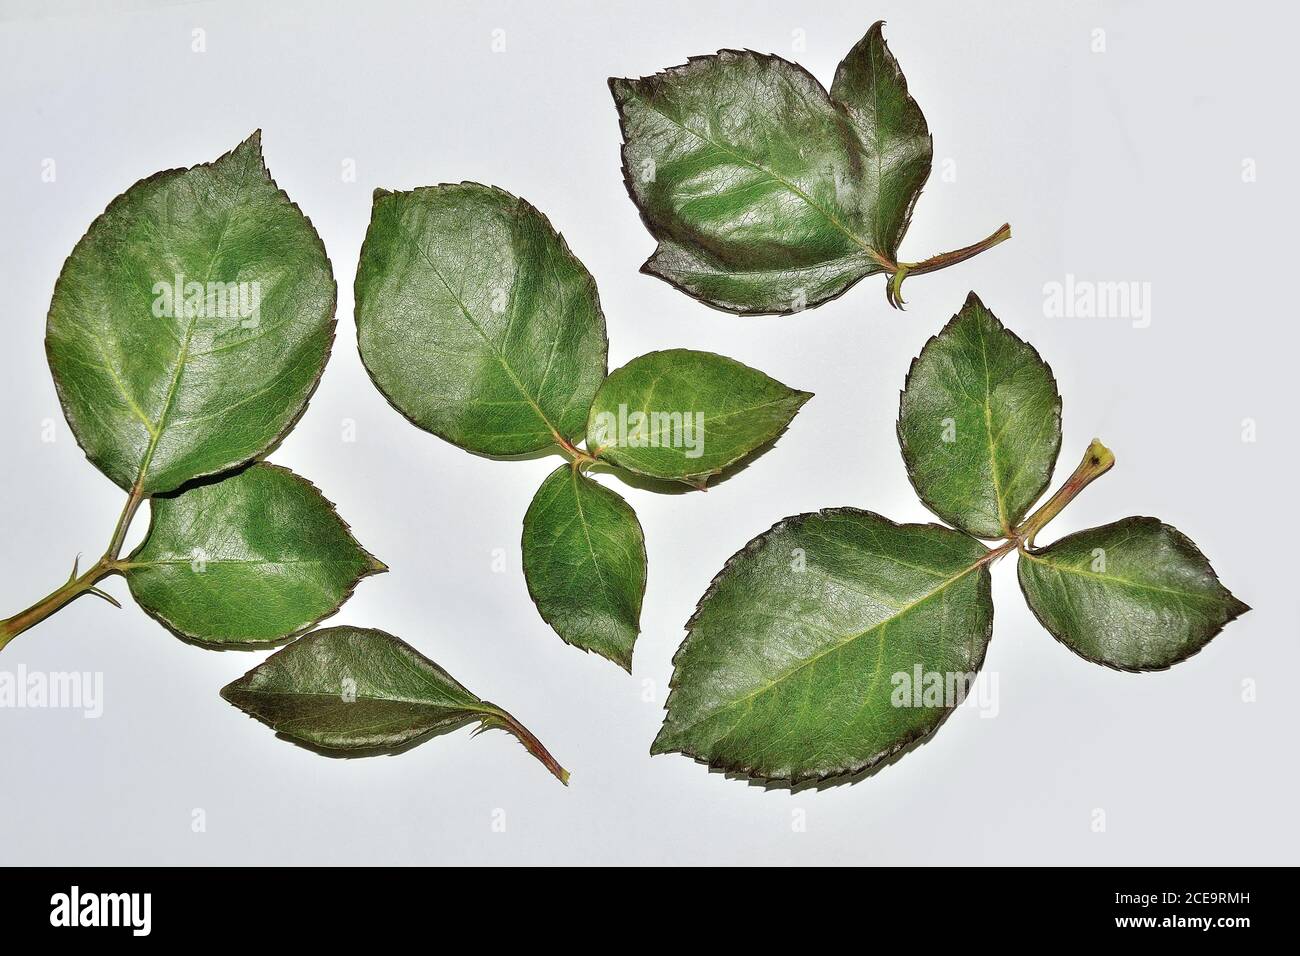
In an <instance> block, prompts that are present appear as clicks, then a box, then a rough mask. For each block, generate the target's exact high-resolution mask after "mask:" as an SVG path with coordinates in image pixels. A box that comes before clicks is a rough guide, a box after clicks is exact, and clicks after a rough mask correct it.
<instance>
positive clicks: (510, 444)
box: [356, 183, 608, 455]
mask: <svg viewBox="0 0 1300 956" xmlns="http://www.w3.org/2000/svg"><path fill="white" fill-rule="evenodd" d="M356 309H357V335H358V341H359V343H360V347H361V357H362V359H363V360H364V361H365V363H366V368H367V369H369V370H370V375H371V377H372V378H373V379H374V381H375V384H376V385H377V386H378V387H379V389H380V391H382V392H383V393H384V395H385V396H387V398H388V400H389V401H390V402H392V403H393V405H395V406H396V407H397V409H398V410H399V411H401V412H402V414H404V415H405V416H406V417H407V418H409V419H410V420H411V421H413V422H414V423H415V424H416V425H419V426H420V427H421V428H424V429H427V430H428V431H431V432H433V433H434V434H435V435H438V436H440V437H442V438H445V439H446V440H447V441H450V442H452V443H454V444H456V445H459V446H460V447H462V448H466V449H469V450H470V451H475V452H481V453H483V454H488V455H522V454H526V453H528V452H533V451H538V450H540V449H543V448H546V447H548V446H550V445H552V444H554V443H555V442H556V440H557V438H564V439H566V440H568V441H580V440H581V439H582V430H583V426H584V424H585V422H586V415H587V409H588V408H589V407H590V406H591V399H592V396H593V395H595V394H596V388H597V386H599V385H600V382H601V380H602V379H603V378H604V377H605V367H606V366H605V361H606V352H607V349H608V343H607V342H606V339H605V317H604V316H603V315H602V314H601V311H600V303H599V301H598V300H597V298H596V284H595V282H593V281H592V278H591V276H590V275H589V274H588V273H587V270H586V269H584V268H583V266H582V263H580V262H579V261H578V260H577V259H576V258H574V256H573V254H572V253H571V252H569V247H568V245H567V244H566V243H565V241H564V239H563V237H562V236H560V235H559V234H558V233H557V232H555V230H554V229H552V228H551V224H550V223H549V222H547V220H546V217H545V216H543V215H542V214H541V213H540V212H538V211H537V210H536V209H534V208H533V207H532V206H530V205H529V204H528V203H526V202H524V201H523V200H522V199H518V198H516V197H514V196H511V195H510V194H509V193H506V192H503V191H501V190H500V189H494V188H490V187H487V186H479V185H476V184H473V183H462V184H460V185H458V186H450V185H443V186H429V187H425V188H422V189H416V190H413V191H411V192H400V193H393V192H385V191H383V190H379V191H377V192H376V193H375V200H374V210H373V212H372V213H371V219H370V229H369V231H368V232H367V233H366V241H365V245H364V246H363V247H362V249H361V263H360V265H359V266H358V268H357V281H356Z"/></svg>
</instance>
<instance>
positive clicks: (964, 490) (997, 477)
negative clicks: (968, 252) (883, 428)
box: [898, 292, 1061, 538]
mask: <svg viewBox="0 0 1300 956" xmlns="http://www.w3.org/2000/svg"><path fill="white" fill-rule="evenodd" d="M898 437H899V441H900V443H901V444H902V448H903V459H904V460H905V461H906V462H907V473H908V477H910V478H911V480H912V484H913V485H914V486H915V488H916V491H917V494H919V495H920V496H921V500H922V501H924V502H925V504H926V506H927V507H928V508H929V509H930V510H931V511H933V512H934V513H935V514H937V515H938V516H939V517H941V518H943V519H944V520H945V521H949V522H951V523H952V524H954V525H956V526H957V527H959V528H962V529H963V530H965V531H969V532H970V533H971V534H974V535H978V536H980V537H982V538H1002V537H1007V536H1009V535H1010V534H1011V532H1012V530H1013V529H1014V528H1015V527H1016V526H1017V525H1018V524H1019V523H1020V520H1021V519H1022V518H1023V517H1024V516H1025V515H1026V514H1027V513H1028V511H1029V508H1030V506H1031V505H1033V503H1034V502H1035V501H1037V500H1038V498H1039V496H1041V495H1042V493H1043V491H1044V490H1045V489H1046V488H1047V484H1048V482H1049V481H1050V480H1051V477H1052V469H1053V467H1054V466H1055V465H1056V456H1057V453H1058V452H1059V451H1060V450H1061V396H1060V394H1059V393H1058V392H1057V390H1056V379H1055V378H1053V377H1052V370H1051V369H1050V368H1048V367H1047V364H1046V363H1045V362H1044V361H1043V360H1042V359H1041V358H1039V356H1038V353H1037V352H1036V351H1035V350H1034V348H1033V346H1031V345H1028V344H1027V343H1025V342H1023V341H1022V340H1021V339H1019V338H1017V337H1016V336H1015V335H1013V334H1012V333H1011V332H1009V331H1007V329H1006V328H1005V327H1003V325H1002V323H1001V322H999V321H998V320H997V317H996V316H995V315H993V313H992V312H990V311H989V310H988V309H986V308H985V307H984V304H983V303H982V302H980V300H979V299H978V298H977V297H976V295H975V293H973V292H972V293H971V294H970V297H969V298H968V299H967V300H966V304H965V305H964V306H962V309H961V311H960V312H958V313H957V315H956V316H955V317H954V318H953V319H952V321H951V322H949V323H948V324H947V325H946V326H945V327H944V329H943V331H942V332H940V333H939V334H938V335H936V336H934V338H932V339H930V341H929V342H927V343H926V345H925V348H924V349H922V350H921V354H920V355H919V356H917V358H916V359H915V361H913V362H912V368H911V371H910V372H909V373H908V376H907V386H906V388H905V389H904V390H903V398H902V403H901V407H900V409H899V415H898Z"/></svg>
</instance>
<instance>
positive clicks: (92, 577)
mask: <svg viewBox="0 0 1300 956" xmlns="http://www.w3.org/2000/svg"><path fill="white" fill-rule="evenodd" d="M120 571H121V568H120V567H119V566H118V563H117V562H116V561H115V560H113V559H111V558H109V556H108V555H104V557H102V558H100V559H99V560H98V561H97V562H95V564H94V565H93V566H92V567H91V568H90V569H89V570H88V571H86V573H85V574H82V575H80V576H78V575H77V569H76V567H75V566H74V567H73V569H72V576H71V577H70V578H68V581H67V583H66V584H64V585H63V586H62V587H60V588H57V589H55V590H54V591H51V592H50V593H49V594H47V595H46V596H45V597H43V598H41V599H40V600H39V601H37V602H36V603H35V604H33V605H32V606H31V607H29V608H27V610H25V611H19V612H18V613H17V614H15V615H14V616H13V617H11V618H8V619H7V620H4V621H0V650H4V648H5V646H6V645H7V644H8V643H9V642H10V641H12V640H13V639H14V638H15V637H17V636H18V635H19V634H21V633H22V632H23V631H25V630H27V629H28V628H29V627H33V626H34V625H36V624H39V623H41V621H43V620H45V619H46V618H47V617H49V616H50V615H51V614H53V613H54V612H55V611H58V610H59V609H61V608H62V607H63V606H64V605H66V604H70V603H71V602H72V601H73V600H75V599H76V598H78V597H80V596H81V595H83V594H85V593H87V592H94V593H96V594H98V595H99V596H101V597H104V598H107V599H109V600H112V599H111V598H109V597H108V595H106V594H105V593H104V592H102V591H100V590H99V589H98V588H96V587H95V585H96V584H97V583H99V582H100V581H102V580H103V579H104V578H106V577H108V576H109V575H110V574H117V573H120ZM114 603H116V602H114Z"/></svg>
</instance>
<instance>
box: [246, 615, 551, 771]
mask: <svg viewBox="0 0 1300 956" xmlns="http://www.w3.org/2000/svg"><path fill="white" fill-rule="evenodd" d="M221 696H222V697H224V698H225V699H226V700H227V701H229V702H230V703H232V704H234V705H235V706H236V707H238V708H239V709H240V710H242V711H244V712H245V713H247V714H249V715H250V716H253V717H256V718H257V719H258V720H260V721H262V722H263V723H265V724H267V725H268V726H269V727H271V728H272V729H273V730H275V731H276V732H277V733H279V734H280V735H281V736H283V737H286V738H288V739H290V740H293V741H296V742H298V743H302V744H307V745H309V746H312V747H317V748H320V749H322V750H325V751H329V752H335V753H340V754H356V755H368V754H377V753H385V752H392V751H394V750H397V749H400V748H403V747H406V746H411V745H414V744H416V743H420V742H422V741H423V740H425V739H428V738H429V737H431V736H434V735H436V734H439V733H444V732H447V731H450V730H454V729H456V728H457V727H461V726H464V725H465V724H468V723H472V722H474V721H478V722H479V725H480V728H481V729H485V730H486V729H489V728H493V727H496V728H499V729H502V730H508V731H509V732H510V733H512V734H514V735H515V736H516V737H518V738H519V740H520V742H521V743H523V744H524V746H525V747H527V748H528V750H529V751H530V752H531V753H533V755H534V756H536V757H537V758H538V759H539V760H541V761H542V762H543V763H544V764H545V765H546V767H547V769H548V770H550V771H551V772H552V773H554V774H555V775H556V776H557V777H559V778H560V780H561V781H563V782H565V783H567V782H568V773H567V772H565V771H564V769H563V768H561V767H560V766H559V764H557V763H555V761H554V759H553V758H552V757H551V755H550V754H549V753H547V752H546V750H545V748H543V747H542V745H541V744H540V743H539V742H538V741H537V738H535V737H534V736H533V735H532V734H531V733H529V732H528V731H527V730H526V729H525V728H524V727H523V726H522V725H521V724H520V723H519V722H518V721H516V720H515V719H514V718H513V717H511V716H510V714H508V713H506V711H504V710H502V709H501V708H500V707H497V706H496V705H495V704H491V703H488V702H487V701H485V700H481V699H479V697H478V696H477V695H475V694H474V693H472V692H471V691H470V690H468V689H467V688H465V687H464V685H462V684H461V683H460V682H459V681H457V680H456V679H455V678H454V677H452V676H451V675H450V674H448V673H447V672H446V671H445V670H443V669H442V668H441V667H439V666H438V665H437V664H435V663H434V662H433V661H431V660H429V659H428V658H427V657H425V656H424V655H422V654H420V653H419V652H418V651H416V650H415V649H414V648H413V647H411V646H410V645H409V644H406V643H405V642H403V641H401V640H399V639H398V638H396V637H394V636H393V635H391V634H388V633H386V632H384V631H379V630H373V629H369V628H360V627H331V628H325V629H324V630H320V631H313V632H312V633H311V634H308V635H306V636H305V637H302V638H299V639H298V640H296V641H294V642H293V643H292V644H290V645H289V646H288V647H285V648H282V649H281V650H279V651H277V652H276V653H274V654H272V655H271V656H270V657H268V658H267V659H266V661H264V662H263V663H262V664H259V665H258V666H257V667H255V668H253V669H252V670H251V671H249V672H248V673H247V674H245V675H244V676H243V677H241V678H239V680H237V681H234V682H233V683H230V684H227V685H226V686H225V687H224V688H222V690H221Z"/></svg>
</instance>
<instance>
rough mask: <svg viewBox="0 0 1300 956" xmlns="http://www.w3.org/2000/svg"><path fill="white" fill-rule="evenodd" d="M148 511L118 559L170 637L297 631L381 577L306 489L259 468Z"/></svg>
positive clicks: (244, 640)
mask: <svg viewBox="0 0 1300 956" xmlns="http://www.w3.org/2000/svg"><path fill="white" fill-rule="evenodd" d="M151 508H152V520H151V522H150V525H149V533H148V535H147V536H146V537H145V540H144V543H143V544H141V545H140V547H139V548H137V549H136V551H135V553H134V554H132V555H131V556H130V557H129V558H128V559H127V561H126V566H125V573H126V578H127V582H128V583H129V584H130V586H131V593H132V594H133V595H134V596H135V599H136V600H137V601H139V602H140V605H141V606H142V607H143V608H144V609H145V610H146V611H148V612H149V613H150V614H151V615H153V616H154V617H156V618H157V619H158V620H160V621H161V622H162V623H163V624H165V625H166V626H167V627H168V628H170V629H171V630H172V631H174V632H175V633H177V634H179V635H181V636H182V637H185V638H188V639H190V640H194V641H199V642H201V643H204V644H215V645H231V644H259V643H267V642H272V641H278V640H282V639H284V638H286V637H289V636H291V635H293V634H297V633H300V632H302V631H304V630H306V629H307V628H309V627H311V626H312V625H314V624H316V623H317V622H318V621H320V620H321V619H322V618H325V617H328V616H329V615H331V614H333V613H334V612H335V611H337V610H338V609H339V607H340V606H342V604H343V602H344V601H345V600H347V598H348V596H349V595H350V594H351V593H352V589H353V588H354V587H355V586H356V584H357V582H358V581H360V580H361V579H362V578H363V577H365V576H366V575H368V574H375V573H377V572H379V571H382V570H384V566H383V565H382V564H381V563H380V562H379V561H377V560H375V559H374V558H373V557H371V556H370V555H369V554H367V553H366V552H365V551H364V550H363V549H362V547H361V546H360V545H359V544H357V542H356V539H354V538H353V537H352V535H351V533H349V531H348V526H347V525H346V524H344V523H343V521H342V519H341V518H339V516H338V514H337V513H335V511H334V506H333V505H332V504H330V503H329V502H328V501H326V500H325V498H324V496H323V495H321V493H320V492H319V491H317V490H316V488H315V487H314V486H313V485H312V484H311V483H310V482H308V481H306V480H305V479H303V478H300V477H298V476H297V475H295V474H294V473H293V472H291V471H289V470H288V469H287V468H280V467H278V466H276V465H270V464H266V463H265V462H260V463H258V464H255V465H252V466H251V467H249V468H246V469H244V470H243V471H241V472H238V473H237V474H235V475H232V476H231V477H229V478H226V479H224V480H222V481H216V482H208V483H205V484H200V485H197V486H194V487H192V488H190V489H188V490H186V491H182V492H180V493H178V494H175V495H171V496H168V497H161V498H155V499H153V502H152V504H151Z"/></svg>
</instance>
